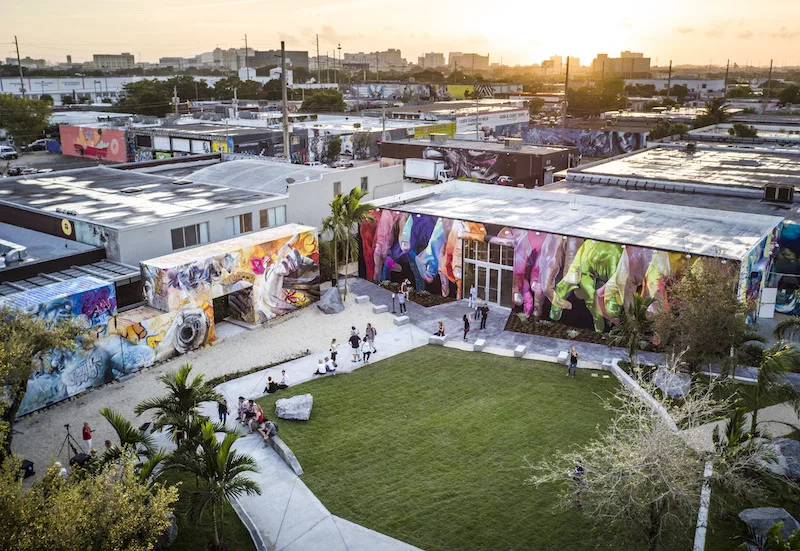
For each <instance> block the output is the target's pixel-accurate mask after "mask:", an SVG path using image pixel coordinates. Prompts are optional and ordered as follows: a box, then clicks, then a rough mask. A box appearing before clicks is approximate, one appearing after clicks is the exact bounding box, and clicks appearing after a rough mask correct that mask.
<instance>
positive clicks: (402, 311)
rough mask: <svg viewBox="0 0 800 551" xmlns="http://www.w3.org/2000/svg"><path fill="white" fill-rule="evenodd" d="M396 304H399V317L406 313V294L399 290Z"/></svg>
mask: <svg viewBox="0 0 800 551" xmlns="http://www.w3.org/2000/svg"><path fill="white" fill-rule="evenodd" d="M397 302H398V303H400V315H401V316H402V315H403V314H405V313H406V294H405V293H404V292H403V291H402V290H401V291H400V292H399V293H398V294H397Z"/></svg>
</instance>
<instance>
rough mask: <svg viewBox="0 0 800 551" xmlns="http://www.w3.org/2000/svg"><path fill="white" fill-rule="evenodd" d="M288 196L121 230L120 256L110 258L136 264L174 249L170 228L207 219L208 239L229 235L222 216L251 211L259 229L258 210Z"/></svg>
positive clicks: (277, 203) (255, 225)
mask: <svg viewBox="0 0 800 551" xmlns="http://www.w3.org/2000/svg"><path fill="white" fill-rule="evenodd" d="M287 199H288V198H287V197H286V196H278V197H274V198H269V199H265V200H263V201H258V202H254V203H250V204H249V205H240V206H237V207H234V208H229V209H222V210H215V211H210V212H205V213H200V214H193V215H192V216H183V217H180V218H175V219H172V220H165V221H163V222H159V223H157V224H152V225H150V226H141V227H136V228H130V229H124V230H120V232H119V238H118V241H119V251H120V258H111V260H119V261H120V262H123V263H125V264H133V265H134V266H135V265H138V264H139V262H140V261H142V260H147V259H149V258H155V257H157V256H163V255H165V254H170V253H172V252H174V251H173V249H172V230H173V229H174V228H182V227H184V226H191V225H194V224H200V223H202V222H208V238H209V241H208V242H209V243H216V242H217V241H222V240H224V239H228V238H229V236H227V235H226V234H225V218H227V217H229V216H235V215H237V214H243V213H246V212H249V213H252V215H253V231H257V230H260V229H261V226H260V223H259V212H260V211H261V210H263V209H266V208H272V207H277V206H280V205H286V204H287ZM288 210H289V207H288V206H287V218H288ZM290 221H291V220H288V219H287V222H290ZM187 248H188V247H187ZM180 250H184V249H180Z"/></svg>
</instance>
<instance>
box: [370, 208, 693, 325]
mask: <svg viewBox="0 0 800 551" xmlns="http://www.w3.org/2000/svg"><path fill="white" fill-rule="evenodd" d="M374 214H375V220H374V221H373V222H369V223H365V224H362V225H361V228H360V236H361V241H362V258H361V260H360V264H359V269H360V271H361V275H362V277H365V278H367V279H370V280H373V281H383V280H389V281H394V282H401V281H403V280H404V279H406V278H407V279H409V281H411V282H413V284H414V286H415V288H416V289H417V290H425V291H428V292H430V293H437V294H441V295H442V296H451V297H454V298H463V296H464V295H465V294H466V293H468V288H469V287H471V286H472V285H473V284H475V285H476V287H481V286H483V285H485V289H484V291H485V294H482V293H481V291H480V290H479V297H481V296H485V297H489V298H488V300H490V301H491V302H499V303H500V304H501V305H504V306H508V307H512V308H513V310H514V311H515V312H517V313H519V314H520V315H521V316H524V317H525V318H529V319H535V320H538V319H547V320H552V321H559V322H562V323H566V324H568V325H572V326H575V327H583V328H593V329H594V330H596V331H607V330H609V329H610V327H611V324H612V323H613V322H614V321H615V320H616V319H618V316H619V313H620V311H621V310H622V309H623V308H625V307H627V306H628V305H629V304H630V302H631V300H632V298H633V295H634V293H637V292H638V293H640V294H642V295H643V296H646V297H652V298H654V299H655V302H654V304H653V305H652V306H651V309H653V310H657V309H658V308H662V307H665V306H666V299H667V297H666V296H665V288H666V282H667V281H669V280H670V279H671V278H675V277H680V275H681V274H682V272H683V270H684V269H685V268H686V267H687V266H688V265H689V263H692V262H694V261H695V260H696V257H692V258H691V259H688V258H687V257H686V255H684V254H681V253H673V252H668V251H660V250H653V249H645V248H642V247H633V246H624V245H619V244H616V243H606V242H602V241H595V240H591V239H581V238H576V237H569V236H565V235H555V234H548V233H544V232H536V231H528V230H520V229H516V228H510V227H502V226H496V225H492V224H479V223H474V222H465V221H461V220H452V219H447V218H436V217H433V216H427V215H419V214H409V213H405V212H400V211H393V210H378V211H375V212H374ZM479 266H483V267H484V268H483V269H488V267H490V266H491V267H493V268H494V269H495V270H496V273H497V277H496V278H495V279H494V281H492V276H491V275H490V276H488V279H481V277H480V275H478V276H476V274H478V273H479V270H478V267H479ZM492 293H495V294H494V297H496V299H495V298H492V296H493V295H492Z"/></svg>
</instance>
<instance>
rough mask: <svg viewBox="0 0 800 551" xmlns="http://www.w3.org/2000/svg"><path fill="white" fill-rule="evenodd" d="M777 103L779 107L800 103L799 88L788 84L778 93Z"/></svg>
mask: <svg viewBox="0 0 800 551" xmlns="http://www.w3.org/2000/svg"><path fill="white" fill-rule="evenodd" d="M778 103H780V104H781V105H789V104H797V103H800V87H798V86H797V85H796V84H790V85H789V86H787V87H786V88H783V89H782V90H781V91H780V92H778Z"/></svg>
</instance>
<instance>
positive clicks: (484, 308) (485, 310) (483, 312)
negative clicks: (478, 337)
mask: <svg viewBox="0 0 800 551" xmlns="http://www.w3.org/2000/svg"><path fill="white" fill-rule="evenodd" d="M488 317H489V305H488V304H486V303H485V302H484V303H483V305H482V306H481V329H486V318H488Z"/></svg>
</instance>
